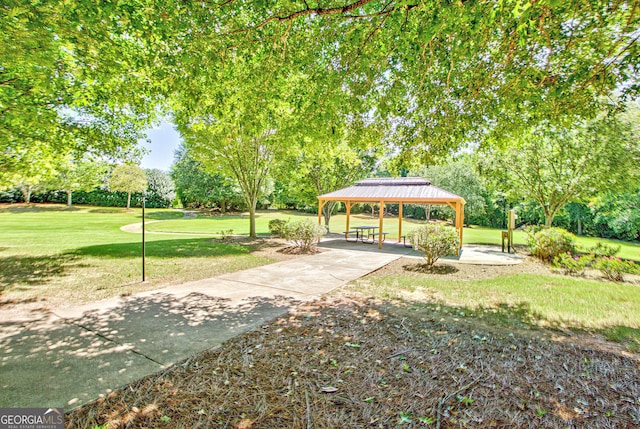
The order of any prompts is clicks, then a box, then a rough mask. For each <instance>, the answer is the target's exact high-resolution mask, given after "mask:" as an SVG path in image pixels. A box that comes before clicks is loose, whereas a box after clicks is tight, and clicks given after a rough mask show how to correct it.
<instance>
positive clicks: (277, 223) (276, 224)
mask: <svg viewBox="0 0 640 429" xmlns="http://www.w3.org/2000/svg"><path fill="white" fill-rule="evenodd" d="M286 223H287V221H286V220H284V219H271V220H270V221H269V232H270V233H271V235H275V236H276V237H284V226H285V224H286Z"/></svg>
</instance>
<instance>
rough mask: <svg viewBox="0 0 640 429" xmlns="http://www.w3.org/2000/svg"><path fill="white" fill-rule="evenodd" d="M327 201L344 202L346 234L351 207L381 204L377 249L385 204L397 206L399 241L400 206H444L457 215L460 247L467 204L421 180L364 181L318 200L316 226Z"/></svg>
mask: <svg viewBox="0 0 640 429" xmlns="http://www.w3.org/2000/svg"><path fill="white" fill-rule="evenodd" d="M328 201H340V202H343V203H345V206H346V209H347V228H346V230H347V232H348V231H349V217H350V215H351V206H352V205H353V204H357V203H377V204H380V219H379V222H380V226H379V228H380V234H378V248H379V249H380V248H382V240H383V235H382V224H383V215H384V206H385V204H398V207H399V209H398V242H400V241H401V236H402V206H403V204H431V205H445V206H449V207H451V208H452V209H453V210H454V211H455V212H456V218H455V227H456V229H457V230H458V234H459V235H460V248H462V228H463V226H464V205H465V204H466V201H465V200H464V198H462V197H461V196H459V195H456V194H453V193H451V192H449V191H445V190H444V189H441V188H438V187H437V186H434V185H432V184H431V182H429V181H428V180H427V179H424V178H422V177H399V178H390V177H382V178H376V179H365V180H361V181H359V182H357V183H355V184H354V185H353V186H349V187H348V188H343V189H340V190H337V191H334V192H329V193H328V194H324V195H320V196H319V197H318V223H320V222H321V219H322V207H323V206H324V205H325V204H326V203H327V202H328Z"/></svg>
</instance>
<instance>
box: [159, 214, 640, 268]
mask: <svg viewBox="0 0 640 429" xmlns="http://www.w3.org/2000/svg"><path fill="white" fill-rule="evenodd" d="M276 218H278V219H312V220H315V219H317V215H313V214H306V213H300V212H294V211H276V210H264V211H260V212H258V214H257V216H256V231H257V233H258V234H259V235H268V234H269V221H270V220H271V219H276ZM346 218H347V217H346V215H344V214H337V215H334V216H332V217H331V224H330V229H331V232H338V233H341V232H343V231H345V229H346ZM323 221H324V219H323ZM422 224H424V221H423V220H414V219H403V221H402V234H403V235H405V234H407V233H409V232H410V231H411V230H413V229H414V228H417V227H418V226H420V225H422ZM349 225H350V228H351V227H354V226H364V225H373V226H378V218H377V217H372V216H371V215H368V214H357V215H352V216H351V218H350V223H349ZM383 227H384V230H385V231H387V232H388V233H389V234H388V236H387V239H390V240H395V239H397V237H398V218H397V217H395V218H394V217H385V218H384V224H383ZM147 230H148V231H161V232H180V233H191V234H211V235H217V234H218V233H219V232H221V231H228V230H233V232H234V234H237V235H248V234H249V215H248V214H242V215H233V216H212V217H197V218H195V219H182V218H180V219H172V220H167V221H164V222H159V223H154V224H150V225H148V226H147ZM513 239H514V243H515V244H516V245H526V243H527V241H526V234H525V233H524V232H522V231H514V233H513ZM597 242H605V243H608V244H613V245H620V246H621V249H620V253H619V254H618V256H620V257H621V258H627V259H635V260H639V261H640V243H637V242H636V243H630V242H625V241H616V240H606V239H602V238H590V237H578V246H579V248H580V249H582V250H586V249H587V248H589V247H591V246H594V245H595V244H596V243H597ZM463 243H465V244H493V245H496V246H500V245H501V244H502V234H501V229H496V228H482V227H477V226H472V227H469V228H465V229H464V233H463Z"/></svg>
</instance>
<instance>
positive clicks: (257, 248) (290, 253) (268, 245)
mask: <svg viewBox="0 0 640 429" xmlns="http://www.w3.org/2000/svg"><path fill="white" fill-rule="evenodd" d="M231 242H232V243H237V244H241V245H243V246H250V247H251V249H252V252H251V253H252V254H253V255H255V256H260V257H265V258H270V259H275V260H276V261H287V260H289V259H293V258H297V257H301V256H308V255H315V254H317V253H321V252H322V251H323V250H320V249H318V248H317V247H313V248H312V249H311V250H310V251H309V252H303V251H302V250H301V249H300V248H299V247H294V246H290V245H289V242H287V241H286V240H284V239H282V238H255V239H250V238H238V239H234V240H232V241H231Z"/></svg>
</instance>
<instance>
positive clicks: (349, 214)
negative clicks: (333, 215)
mask: <svg viewBox="0 0 640 429" xmlns="http://www.w3.org/2000/svg"><path fill="white" fill-rule="evenodd" d="M345 205H346V206H347V229H345V230H344V238H345V240H346V239H348V238H349V217H350V216H351V201H346V202H345Z"/></svg>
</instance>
